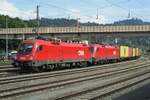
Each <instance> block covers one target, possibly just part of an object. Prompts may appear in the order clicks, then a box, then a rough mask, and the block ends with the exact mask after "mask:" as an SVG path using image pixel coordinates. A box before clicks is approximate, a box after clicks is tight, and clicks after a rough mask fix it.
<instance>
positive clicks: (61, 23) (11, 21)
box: [0, 15, 150, 28]
mask: <svg viewBox="0 0 150 100" xmlns="http://www.w3.org/2000/svg"><path fill="white" fill-rule="evenodd" d="M6 17H7V23H8V28H21V27H36V26H37V21H36V20H35V19H30V20H22V19H20V18H18V17H16V18H11V17H9V16H5V15H0V28H5V27H6ZM77 23H78V22H77V20H75V19H66V18H55V19H50V18H41V19H40V26H42V27H74V26H77ZM137 24H138V25H139V24H140V25H142V24H149V25H150V22H144V21H142V20H141V19H138V18H132V19H126V20H120V21H116V22H114V23H111V24H98V23H94V22H93V23H91V22H87V23H81V22H79V26H99V25H137Z"/></svg>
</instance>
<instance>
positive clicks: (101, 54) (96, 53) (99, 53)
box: [92, 44, 119, 63]
mask: <svg viewBox="0 0 150 100" xmlns="http://www.w3.org/2000/svg"><path fill="white" fill-rule="evenodd" d="M92 46H93V48H94V50H93V56H92V57H93V61H94V62H95V63H106V62H113V61H116V60H118V59H119V48H117V47H115V46H110V45H99V44H95V45H92Z"/></svg>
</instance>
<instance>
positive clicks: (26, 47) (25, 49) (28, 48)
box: [18, 43, 33, 54]
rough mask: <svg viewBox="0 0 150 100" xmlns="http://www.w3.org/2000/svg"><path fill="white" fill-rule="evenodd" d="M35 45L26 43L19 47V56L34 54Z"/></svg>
mask: <svg viewBox="0 0 150 100" xmlns="http://www.w3.org/2000/svg"><path fill="white" fill-rule="evenodd" d="M32 48H33V44H28V43H24V44H21V45H20V47H19V51H18V53H19V54H30V53H31V52H32Z"/></svg>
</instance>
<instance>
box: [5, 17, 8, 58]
mask: <svg viewBox="0 0 150 100" xmlns="http://www.w3.org/2000/svg"><path fill="white" fill-rule="evenodd" d="M5 25H6V55H5V56H6V58H8V33H7V32H8V20H7V16H6V19H5Z"/></svg>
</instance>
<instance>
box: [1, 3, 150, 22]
mask: <svg viewBox="0 0 150 100" xmlns="http://www.w3.org/2000/svg"><path fill="white" fill-rule="evenodd" d="M37 5H39V12H40V13H39V14H40V18H41V17H45V18H68V19H79V21H80V22H96V23H101V24H105V23H113V22H114V21H118V20H124V19H129V18H140V19H142V20H144V21H150V0H0V14H4V15H9V16H11V17H19V18H22V19H34V18H36V6H37Z"/></svg>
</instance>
